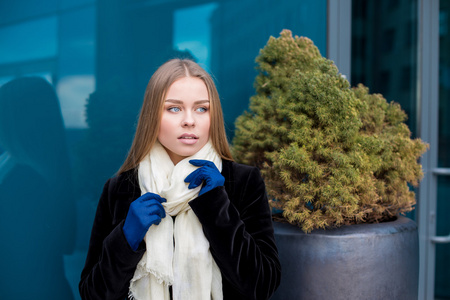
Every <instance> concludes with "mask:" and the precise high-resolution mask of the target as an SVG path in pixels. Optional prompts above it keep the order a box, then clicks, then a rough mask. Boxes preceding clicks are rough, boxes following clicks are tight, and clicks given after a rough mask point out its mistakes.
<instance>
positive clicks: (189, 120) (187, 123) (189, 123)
mask: <svg viewBox="0 0 450 300" xmlns="http://www.w3.org/2000/svg"><path fill="white" fill-rule="evenodd" d="M181 124H182V126H183V127H193V126H195V120H194V117H193V116H192V114H191V113H190V112H186V114H185V115H184V118H183V121H182V123H181Z"/></svg>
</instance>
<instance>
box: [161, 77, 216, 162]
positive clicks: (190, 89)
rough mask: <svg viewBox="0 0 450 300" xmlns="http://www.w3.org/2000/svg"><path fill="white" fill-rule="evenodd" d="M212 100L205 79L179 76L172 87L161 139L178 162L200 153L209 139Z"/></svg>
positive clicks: (163, 119) (167, 101)
mask: <svg viewBox="0 0 450 300" xmlns="http://www.w3.org/2000/svg"><path fill="white" fill-rule="evenodd" d="M209 108H210V102H209V95H208V90H207V88H206V85H205V83H204V82H203V80H201V79H199V78H196V77H184V78H181V79H178V80H177V81H175V82H174V83H172V85H171V86H170V87H169V90H168V91H167V94H166V98H165V99H164V110H163V113H162V117H161V126H160V129H159V133H158V140H159V142H160V143H161V145H163V147H164V148H165V149H166V151H167V153H168V154H169V156H170V159H171V160H172V162H173V163H174V164H177V163H178V162H179V161H181V160H182V159H184V158H186V157H188V156H191V155H193V154H195V153H197V152H198V151H199V150H200V149H201V148H202V147H203V146H204V145H205V144H206V143H207V142H208V140H209V127H210V113H209Z"/></svg>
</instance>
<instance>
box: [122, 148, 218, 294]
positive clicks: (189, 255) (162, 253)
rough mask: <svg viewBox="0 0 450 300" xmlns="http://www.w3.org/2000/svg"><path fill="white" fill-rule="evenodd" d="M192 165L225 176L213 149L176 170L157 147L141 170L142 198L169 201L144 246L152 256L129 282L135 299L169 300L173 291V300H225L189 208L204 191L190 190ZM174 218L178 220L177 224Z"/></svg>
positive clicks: (144, 258)
mask: <svg viewBox="0 0 450 300" xmlns="http://www.w3.org/2000/svg"><path fill="white" fill-rule="evenodd" d="M190 159H206V160H209V161H212V162H214V164H215V165H216V166H217V168H218V169H219V170H220V171H221V170H222V160H221V158H220V156H219V155H218V154H217V153H216V151H215V150H214V148H213V147H212V145H211V143H210V142H208V143H207V144H206V145H205V146H204V147H203V148H202V149H200V151H198V152H197V153H196V154H194V155H193V156H191V157H188V158H185V159H183V160H182V161H180V162H179V163H178V164H177V165H175V166H174V164H173V163H172V161H171V160H170V157H169V155H168V154H167V152H166V150H165V149H164V148H163V147H162V146H161V144H160V143H159V142H156V143H155V145H154V146H153V148H152V150H151V152H150V154H149V155H147V156H146V157H145V159H144V160H143V161H142V162H141V163H140V164H139V170H138V177H139V186H140V188H141V193H142V194H145V193H147V192H152V193H155V194H158V195H160V196H161V197H163V198H165V199H166V200H167V202H165V203H163V206H164V208H165V210H166V217H165V218H164V219H162V221H161V223H159V225H152V226H150V228H149V230H148V232H147V234H146V236H145V238H144V240H145V243H146V246H147V251H146V252H145V254H144V256H143V257H142V259H141V261H140V262H139V263H138V265H137V267H136V271H135V273H134V276H133V278H132V279H131V282H130V298H134V299H136V300H141V299H151V300H161V299H164V300H168V299H169V298H170V294H169V285H172V293H173V299H174V300H186V299H192V300H206V299H208V300H210V299H214V300H216V299H222V298H223V294H222V277H221V274H220V270H219V268H218V266H217V264H216V262H215V261H214V259H213V257H212V256H211V252H210V250H209V242H208V240H207V239H206V237H205V235H204V234H203V229H202V225H201V224H200V222H199V220H198V218H197V216H196V215H195V213H194V212H193V211H192V210H191V208H190V206H189V204H188V202H189V201H190V200H192V199H194V198H196V197H197V196H198V192H199V191H200V187H197V188H195V189H188V183H185V182H184V179H185V178H186V176H187V175H189V174H190V173H191V172H192V171H194V170H195V169H197V167H195V166H193V165H191V164H190V163H189V160H190ZM172 216H176V219H175V222H174V221H173V219H172Z"/></svg>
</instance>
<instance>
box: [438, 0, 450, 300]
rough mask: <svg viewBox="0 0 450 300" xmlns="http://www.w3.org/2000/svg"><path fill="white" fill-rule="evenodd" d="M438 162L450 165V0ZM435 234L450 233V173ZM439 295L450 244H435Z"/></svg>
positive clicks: (449, 287) (446, 292)
mask: <svg viewBox="0 0 450 300" xmlns="http://www.w3.org/2000/svg"><path fill="white" fill-rule="evenodd" d="M439 36H440V39H439V131H438V136H439V140H438V141H439V142H438V147H439V148H438V166H439V167H442V168H450V151H449V149H450V119H449V117H448V116H449V115H450V1H448V0H447V1H440V7H439ZM437 196H438V197H437V214H436V215H437V218H436V234H437V235H439V236H446V235H448V234H449V233H450V219H449V217H448V216H449V214H450V177H449V176H445V177H444V176H439V177H438V190H437ZM435 278H436V281H435V296H436V299H450V280H449V278H450V244H438V245H436V273H435Z"/></svg>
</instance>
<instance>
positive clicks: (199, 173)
mask: <svg viewBox="0 0 450 300" xmlns="http://www.w3.org/2000/svg"><path fill="white" fill-rule="evenodd" d="M206 179H207V176H206V174H205V172H204V169H203V168H199V169H197V170H195V171H193V172H192V173H191V174H189V175H188V176H187V177H186V178H185V179H184V182H189V186H188V188H189V189H194V188H196V187H198V186H200V185H201V184H202V182H203V180H206Z"/></svg>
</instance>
